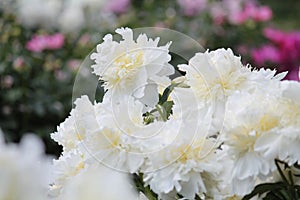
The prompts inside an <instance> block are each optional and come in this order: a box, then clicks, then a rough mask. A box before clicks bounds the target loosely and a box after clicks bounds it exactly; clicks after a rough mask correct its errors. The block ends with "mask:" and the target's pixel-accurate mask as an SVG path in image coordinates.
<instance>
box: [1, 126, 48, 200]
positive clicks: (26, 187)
mask: <svg viewBox="0 0 300 200" xmlns="http://www.w3.org/2000/svg"><path fill="white" fill-rule="evenodd" d="M50 172H51V161H50V159H48V158H47V157H46V156H45V155H44V152H43V145H42V142H41V141H40V140H38V138H36V137H35V136H33V135H27V136H25V137H24V138H23V139H22V141H21V143H20V144H19V145H17V144H5V143H4V140H3V138H2V132H1V129H0V185H1V187H0V199H3V200H4V199H5V200H6V199H9V200H28V199H32V200H41V199H44V200H46V199H48V197H47V190H48V184H49V182H50V180H51V179H50Z"/></svg>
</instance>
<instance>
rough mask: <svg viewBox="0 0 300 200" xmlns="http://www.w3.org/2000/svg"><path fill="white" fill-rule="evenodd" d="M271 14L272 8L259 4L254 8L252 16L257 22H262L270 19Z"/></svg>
mask: <svg viewBox="0 0 300 200" xmlns="http://www.w3.org/2000/svg"><path fill="white" fill-rule="evenodd" d="M272 16H273V13H272V10H271V9H270V8H269V7H268V6H261V7H260V8H258V9H257V10H256V12H255V14H254V15H253V16H252V17H253V19H254V20H255V21H257V22H263V21H268V20H270V19H271V18H272Z"/></svg>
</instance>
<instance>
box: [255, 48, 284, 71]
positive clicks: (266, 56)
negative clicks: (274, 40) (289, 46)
mask: <svg viewBox="0 0 300 200" xmlns="http://www.w3.org/2000/svg"><path fill="white" fill-rule="evenodd" d="M251 54H252V57H253V60H254V62H255V63H256V64H257V65H260V66H262V65H264V64H265V63H266V62H272V63H278V62H279V61H280V52H279V50H278V49H277V48H276V47H275V46H273V45H263V46H261V47H260V48H257V49H253V50H252V53H251Z"/></svg>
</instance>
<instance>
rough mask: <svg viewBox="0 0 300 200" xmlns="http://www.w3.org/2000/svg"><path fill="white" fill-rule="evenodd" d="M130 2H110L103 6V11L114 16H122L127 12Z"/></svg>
mask: <svg viewBox="0 0 300 200" xmlns="http://www.w3.org/2000/svg"><path fill="white" fill-rule="evenodd" d="M129 6H130V0H110V1H108V3H107V4H106V5H105V8H104V10H105V11H107V12H113V13H116V14H122V13H125V12H127V11H128V9H129Z"/></svg>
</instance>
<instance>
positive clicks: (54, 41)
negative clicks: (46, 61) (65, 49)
mask: <svg viewBox="0 0 300 200" xmlns="http://www.w3.org/2000/svg"><path fill="white" fill-rule="evenodd" d="M64 39H65V38H64V36H63V35H62V34H60V33H56V34H54V35H34V36H33V37H32V39H31V40H29V41H28V42H27V43H26V49H28V50H29V51H32V52H42V51H43V50H45V49H48V50H55V49H60V48H61V47H62V46H63V45H64Z"/></svg>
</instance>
